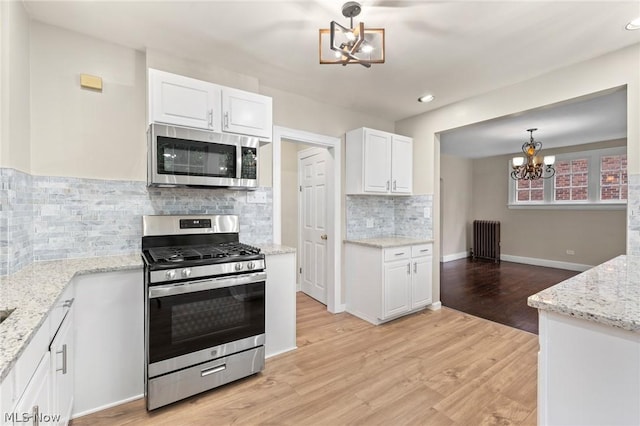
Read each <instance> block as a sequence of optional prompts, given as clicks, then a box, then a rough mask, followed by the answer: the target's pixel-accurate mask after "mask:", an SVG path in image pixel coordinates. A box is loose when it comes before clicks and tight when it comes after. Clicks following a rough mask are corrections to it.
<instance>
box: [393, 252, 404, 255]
mask: <svg viewBox="0 0 640 426" xmlns="http://www.w3.org/2000/svg"><path fill="white" fill-rule="evenodd" d="M403 254H404V252H401V253H395V254H394V256H402V255H403Z"/></svg>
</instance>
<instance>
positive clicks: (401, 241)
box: [344, 236, 433, 248]
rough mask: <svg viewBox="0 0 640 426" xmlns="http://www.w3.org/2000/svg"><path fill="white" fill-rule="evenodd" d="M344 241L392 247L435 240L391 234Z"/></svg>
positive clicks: (378, 246) (368, 245) (362, 244)
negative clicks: (389, 235)
mask: <svg viewBox="0 0 640 426" xmlns="http://www.w3.org/2000/svg"><path fill="white" fill-rule="evenodd" d="M344 242H345V243H349V244H358V245H361V246H367V247H376V248H392V247H402V246H411V245H414V244H429V243H433V240H430V239H423V238H412V237H399V236H391V237H377V238H362V239H356V240H344Z"/></svg>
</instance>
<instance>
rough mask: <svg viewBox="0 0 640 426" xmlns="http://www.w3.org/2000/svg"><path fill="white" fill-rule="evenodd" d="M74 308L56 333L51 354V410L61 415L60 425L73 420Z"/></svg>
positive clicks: (58, 422)
mask: <svg viewBox="0 0 640 426" xmlns="http://www.w3.org/2000/svg"><path fill="white" fill-rule="evenodd" d="M73 317H74V309H70V310H69V312H68V313H67V316H66V317H65V319H64V321H63V322H62V325H61V326H60V329H59V330H58V333H57V334H56V336H55V338H54V339H53V342H51V347H50V350H49V355H50V358H51V389H52V390H53V392H52V394H51V412H52V413H55V414H56V415H57V416H60V417H59V419H58V421H57V422H55V423H56V424H58V425H66V424H67V423H69V420H71V411H72V408H73V381H74V372H75V368H74V362H73V359H74V357H73V355H74V351H75V339H74V333H73V327H72V325H73V324H74V318H73Z"/></svg>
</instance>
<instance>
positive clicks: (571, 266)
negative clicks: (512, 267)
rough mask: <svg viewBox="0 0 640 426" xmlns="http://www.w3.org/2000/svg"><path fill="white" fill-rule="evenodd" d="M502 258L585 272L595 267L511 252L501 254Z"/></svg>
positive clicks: (508, 260) (527, 263) (507, 260)
mask: <svg viewBox="0 0 640 426" xmlns="http://www.w3.org/2000/svg"><path fill="white" fill-rule="evenodd" d="M500 260H504V261H505V262H515V263H524V264H526V265H535V266H546V267H547V268H557V269H566V270H568V271H578V272H584V271H586V270H587V269H591V268H593V265H583V264H581V263H571V262H561V261H558V260H548V259H537V258H535V257H522V256H511V255H509V254H502V255H500Z"/></svg>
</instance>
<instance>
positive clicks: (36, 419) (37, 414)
mask: <svg viewBox="0 0 640 426" xmlns="http://www.w3.org/2000/svg"><path fill="white" fill-rule="evenodd" d="M31 412H32V413H33V426H38V425H39V424H40V418H39V417H40V407H38V406H37V405H34V406H33V408H32V409H31Z"/></svg>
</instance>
